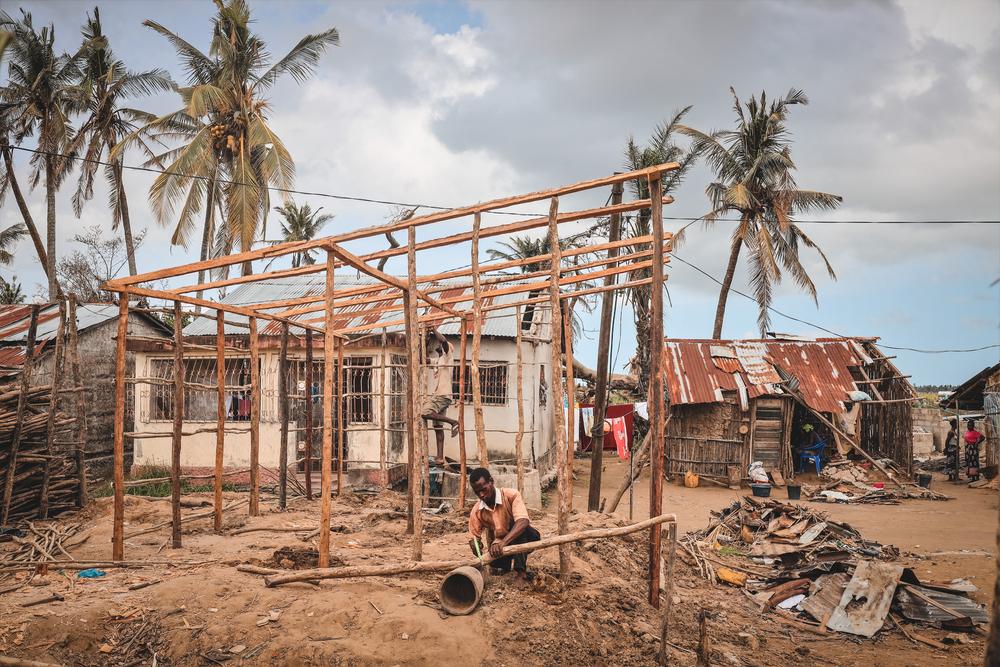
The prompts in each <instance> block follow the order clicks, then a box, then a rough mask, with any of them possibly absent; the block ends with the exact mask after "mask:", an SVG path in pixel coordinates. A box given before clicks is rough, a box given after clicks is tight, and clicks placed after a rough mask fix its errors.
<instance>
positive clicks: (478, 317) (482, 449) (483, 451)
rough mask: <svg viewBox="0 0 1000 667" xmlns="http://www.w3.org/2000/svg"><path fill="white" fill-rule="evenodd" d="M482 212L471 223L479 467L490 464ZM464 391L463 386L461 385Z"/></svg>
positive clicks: (474, 407)
mask: <svg viewBox="0 0 1000 667" xmlns="http://www.w3.org/2000/svg"><path fill="white" fill-rule="evenodd" d="M481 224H482V214H480V213H478V212H477V213H476V214H475V217H474V221H473V223H472V367H471V370H472V378H471V384H472V416H473V419H474V420H475V424H476V448H477V451H478V452H479V467H481V468H485V467H487V466H489V464H490V454H489V449H488V447H487V446H486V424H485V421H484V419H483V391H482V386H481V385H480V373H479V351H480V346H481V345H482V341H483V293H482V290H481V289H480V285H479V229H480V225H481ZM462 391H463V392H464V391H465V387H464V386H463V387H462Z"/></svg>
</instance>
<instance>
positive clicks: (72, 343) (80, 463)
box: [69, 294, 87, 508]
mask: <svg viewBox="0 0 1000 667" xmlns="http://www.w3.org/2000/svg"><path fill="white" fill-rule="evenodd" d="M69 358H70V370H71V372H72V375H73V387H74V388H75V389H76V395H75V396H74V397H73V398H74V401H75V402H76V480H77V485H78V486H79V488H78V489H77V505H78V506H79V507H81V508H82V507H86V505H87V399H86V397H85V396H84V392H83V389H84V387H83V379H82V377H81V373H80V332H79V330H78V328H77V324H76V295H75V294H70V295H69Z"/></svg>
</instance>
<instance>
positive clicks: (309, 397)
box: [303, 329, 313, 500]
mask: <svg viewBox="0 0 1000 667" xmlns="http://www.w3.org/2000/svg"><path fill="white" fill-rule="evenodd" d="M305 380H306V412H305V421H306V451H305V456H304V457H303V458H304V459H305V461H303V465H304V466H305V468H306V500H312V499H313V485H312V450H313V393H312V391H313V332H312V329H306V371H305Z"/></svg>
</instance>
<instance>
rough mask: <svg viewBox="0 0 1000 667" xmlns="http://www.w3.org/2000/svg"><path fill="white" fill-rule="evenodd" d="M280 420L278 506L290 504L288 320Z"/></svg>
mask: <svg viewBox="0 0 1000 667" xmlns="http://www.w3.org/2000/svg"><path fill="white" fill-rule="evenodd" d="M278 420H279V421H280V422H281V424H280V428H281V434H280V436H279V437H280V440H279V444H278V459H279V460H278V507H279V508H281V509H285V508H286V507H287V506H288V322H282V323H281V348H280V351H279V353H278Z"/></svg>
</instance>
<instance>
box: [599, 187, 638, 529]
mask: <svg viewBox="0 0 1000 667" xmlns="http://www.w3.org/2000/svg"><path fill="white" fill-rule="evenodd" d="M623 195H624V186H623V184H621V183H615V184H614V185H613V186H612V188H611V203H612V205H615V204H620V203H621V201H622V196H623ZM608 224H609V227H608V241H609V247H608V250H607V252H608V260H610V261H612V263H611V266H612V267H614V266H615V264H614V262H613V260H615V259H616V258H617V257H618V247H619V246H617V245H615V244H616V243H619V242H620V237H621V224H622V217H621V214H620V213H614V214H612V215H611V219H610V221H609V223H608ZM649 241H652V238H651V237H650V238H649ZM626 242H631V239H626ZM615 282H617V278H616V276H613V275H612V276H605V278H604V287H605V288H613V287H614V285H615ZM613 311H614V294H613V289H607V290H606V291H605V292H604V295H603V297H602V298H601V324H600V330H599V333H598V335H597V382H596V383H595V386H594V428H593V429H592V431H591V433H590V446H591V450H590V487H589V489H588V492H587V511H589V512H596V511H598V510H599V509H600V505H601V473H602V471H603V469H604V460H603V459H604V419H605V416H606V414H607V408H608V374H609V369H608V366H609V364H610V361H611V355H610V351H611V324H612V322H611V316H612V313H613Z"/></svg>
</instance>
